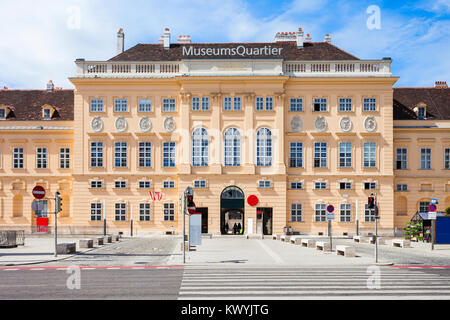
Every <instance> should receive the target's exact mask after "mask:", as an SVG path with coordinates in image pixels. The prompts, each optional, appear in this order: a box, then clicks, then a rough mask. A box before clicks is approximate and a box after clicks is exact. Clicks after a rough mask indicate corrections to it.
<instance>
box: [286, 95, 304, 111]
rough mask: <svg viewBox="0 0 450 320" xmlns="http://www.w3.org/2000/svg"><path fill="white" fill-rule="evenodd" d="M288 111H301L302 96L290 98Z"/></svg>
mask: <svg viewBox="0 0 450 320" xmlns="http://www.w3.org/2000/svg"><path fill="white" fill-rule="evenodd" d="M289 111H291V112H303V98H290V100H289Z"/></svg>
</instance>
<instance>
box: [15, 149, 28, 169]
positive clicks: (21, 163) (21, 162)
mask: <svg viewBox="0 0 450 320" xmlns="http://www.w3.org/2000/svg"><path fill="white" fill-rule="evenodd" d="M24 150H25V149H24V148H23V147H14V148H13V169H24V168H25V152H24Z"/></svg>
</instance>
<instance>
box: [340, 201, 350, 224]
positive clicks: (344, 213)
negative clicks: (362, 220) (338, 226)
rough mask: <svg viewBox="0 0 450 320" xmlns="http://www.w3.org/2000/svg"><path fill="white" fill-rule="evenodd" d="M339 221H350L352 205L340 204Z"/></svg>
mask: <svg viewBox="0 0 450 320" xmlns="http://www.w3.org/2000/svg"><path fill="white" fill-rule="evenodd" d="M340 220H341V222H351V221H352V205H351V204H350V203H341V207H340Z"/></svg>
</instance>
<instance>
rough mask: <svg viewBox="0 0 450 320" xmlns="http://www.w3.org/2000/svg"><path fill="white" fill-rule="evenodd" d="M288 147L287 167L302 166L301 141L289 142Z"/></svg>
mask: <svg viewBox="0 0 450 320" xmlns="http://www.w3.org/2000/svg"><path fill="white" fill-rule="evenodd" d="M289 147H290V148H289V167H291V168H301V167H303V143H302V142H291V143H290V145H289Z"/></svg>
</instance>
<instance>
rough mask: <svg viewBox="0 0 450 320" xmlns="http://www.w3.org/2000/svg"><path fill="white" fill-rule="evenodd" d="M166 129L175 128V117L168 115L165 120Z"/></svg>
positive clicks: (169, 130)
mask: <svg viewBox="0 0 450 320" xmlns="http://www.w3.org/2000/svg"><path fill="white" fill-rule="evenodd" d="M164 129H165V130H166V132H172V131H173V130H175V120H173V117H167V118H166V120H164Z"/></svg>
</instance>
